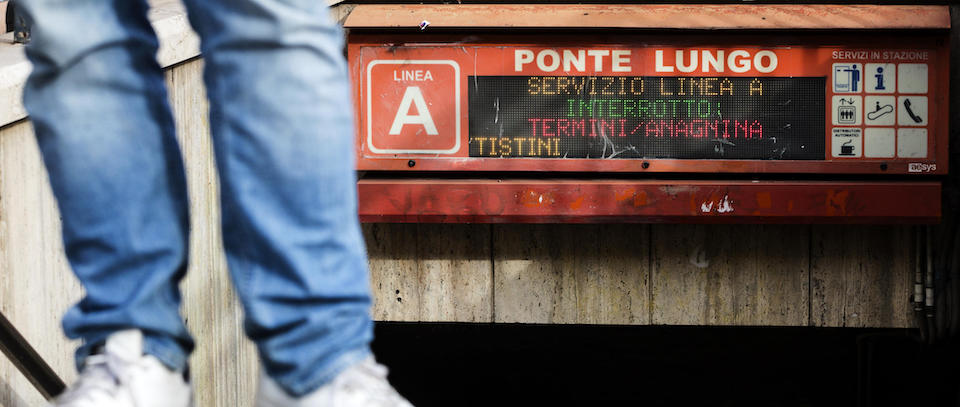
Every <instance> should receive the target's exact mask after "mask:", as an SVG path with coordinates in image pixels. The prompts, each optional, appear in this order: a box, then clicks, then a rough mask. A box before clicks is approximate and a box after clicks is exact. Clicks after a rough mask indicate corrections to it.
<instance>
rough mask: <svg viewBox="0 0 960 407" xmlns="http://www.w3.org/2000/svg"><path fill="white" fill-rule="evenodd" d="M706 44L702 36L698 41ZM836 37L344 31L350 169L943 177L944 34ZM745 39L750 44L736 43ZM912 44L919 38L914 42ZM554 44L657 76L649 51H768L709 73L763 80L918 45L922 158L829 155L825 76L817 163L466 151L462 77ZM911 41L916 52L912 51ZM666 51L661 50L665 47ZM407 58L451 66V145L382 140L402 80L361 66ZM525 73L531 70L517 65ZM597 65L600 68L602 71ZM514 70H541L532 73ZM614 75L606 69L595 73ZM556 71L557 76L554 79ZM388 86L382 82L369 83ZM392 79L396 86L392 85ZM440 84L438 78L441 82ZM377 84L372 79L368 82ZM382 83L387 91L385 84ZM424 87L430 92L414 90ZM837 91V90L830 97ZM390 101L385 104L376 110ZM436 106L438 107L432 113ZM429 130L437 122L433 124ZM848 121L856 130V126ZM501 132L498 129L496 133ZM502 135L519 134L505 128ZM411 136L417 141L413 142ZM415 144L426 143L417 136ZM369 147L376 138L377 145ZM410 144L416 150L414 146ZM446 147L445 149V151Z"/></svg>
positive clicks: (501, 70) (500, 68) (494, 69)
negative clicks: (351, 116) (925, 82)
mask: <svg viewBox="0 0 960 407" xmlns="http://www.w3.org/2000/svg"><path fill="white" fill-rule="evenodd" d="M631 41H633V42H635V43H642V44H660V45H655V46H654V45H643V46H635V45H624V44H629V43H631ZM705 41H709V42H705ZM837 41H838V39H837V36H836V34H823V33H797V34H795V35H790V36H788V37H784V36H778V35H764V36H758V34H757V32H755V31H754V32H749V31H747V32H741V33H730V32H722V33H716V34H712V35H711V36H710V37H709V39H703V38H701V37H698V36H694V35H692V34H690V33H683V34H676V35H637V34H623V35H619V36H610V35H608V34H602V33H589V34H587V33H585V34H578V35H560V34H556V35H537V34H524V35H503V34H477V35H471V36H469V37H467V38H466V39H465V37H464V36H463V35H451V34H434V35H431V34H424V35H411V34H405V35H399V34H398V35H389V36H385V35H374V34H356V33H354V34H351V36H350V41H349V45H348V61H349V63H350V71H351V75H352V82H353V84H354V100H355V107H356V111H357V118H356V129H357V135H356V137H357V165H358V169H359V170H362V171H484V172H491V171H532V172H638V173H640V172H642V173H650V172H653V173H677V172H683V173H718V172H719V173H806V174H879V175H883V174H908V175H911V176H923V175H943V174H947V172H948V168H947V164H948V161H949V160H948V159H947V157H948V155H949V152H948V149H947V145H948V137H949V136H948V128H947V118H948V117H949V100H948V92H947V89H948V84H949V81H950V76H949V47H948V44H947V41H946V34H945V32H915V33H911V34H910V35H909V36H905V35H903V34H897V33H893V32H886V33H874V34H871V35H870V36H867V35H850V36H846V37H843V42H842V45H839V46H838V45H836V44H837ZM743 44H750V45H743ZM918 44H923V45H922V46H920V45H918ZM543 47H553V48H558V49H559V48H570V47H573V48H576V47H580V48H591V47H606V48H617V47H621V48H624V49H632V50H633V51H634V52H636V53H637V55H645V57H644V58H640V57H639V56H637V57H635V58H634V62H635V64H636V65H637V66H635V67H633V68H634V70H633V71H632V73H631V75H653V76H657V75H661V74H659V73H657V72H653V71H652V68H653V66H652V62H651V61H652V59H653V58H652V56H651V54H652V52H653V51H652V48H656V49H665V50H668V51H673V50H676V49H687V48H686V47H689V48H690V49H696V48H718V49H722V48H727V49H730V48H736V47H742V48H745V49H776V50H777V53H778V55H780V63H779V66H778V68H777V70H776V71H775V72H773V73H769V74H764V73H758V72H756V71H755V70H750V71H747V72H744V73H732V72H724V73H723V74H722V75H720V74H706V76H711V75H715V76H718V77H737V76H740V77H764V76H770V75H773V76H780V77H788V76H827V77H828V78H829V77H830V75H831V70H832V69H831V64H832V63H833V62H835V61H834V60H832V59H831V53H832V52H836V51H850V50H861V51H862V50H873V51H878V50H879V51H883V50H910V49H923V50H925V51H928V52H929V55H930V59H929V60H928V61H927V63H928V64H929V66H930V88H929V92H928V93H927V96H929V101H930V102H929V106H930V108H929V112H928V114H929V117H930V118H929V122H930V123H929V125H927V126H926V127H925V128H926V129H927V130H928V133H927V134H928V140H927V149H928V150H927V154H926V157H923V158H903V157H891V158H868V157H858V158H846V157H835V156H833V155H832V154H831V145H830V142H831V137H832V136H831V131H832V129H833V128H835V127H844V126H838V125H833V124H832V123H831V117H832V116H831V108H832V104H831V98H832V97H833V96H834V95H835V93H833V91H832V90H831V89H830V82H829V80H828V83H827V89H825V97H826V103H825V105H824V109H825V112H824V114H825V120H826V127H825V133H824V135H823V137H824V140H825V143H826V144H827V150H826V156H825V157H824V159H823V160H795V161H790V160H730V159H705V160H695V159H670V158H651V159H644V160H641V159H601V158H590V159H558V158H547V157H513V158H500V157H495V156H494V157H468V150H469V140H468V133H469V128H468V123H469V116H468V95H467V88H469V84H468V80H469V76H470V75H510V74H511V71H512V70H513V67H514V66H513V60H512V59H511V58H507V57H509V56H511V55H513V53H512V49H514V48H524V49H539V48H543ZM917 47H920V48H917ZM667 54H669V52H667ZM407 60H436V61H449V62H450V63H454V64H456V65H458V66H459V75H460V81H459V83H460V88H461V91H460V96H459V98H453V97H450V96H447V97H446V98H444V99H442V100H444V101H445V102H443V103H440V104H438V105H437V106H435V107H434V109H437V110H434V112H433V114H434V115H435V117H440V114H443V113H444V112H445V110H444V109H448V110H451V111H452V109H453V107H452V106H458V107H459V112H458V113H457V114H456V116H457V117H459V121H458V126H459V127H458V128H459V132H458V136H457V137H456V139H458V140H459V143H453V142H449V141H447V142H445V143H440V144H437V145H433V144H428V143H426V142H422V143H423V144H422V145H417V146H411V145H410V143H409V142H408V141H406V140H404V139H402V138H398V137H397V136H389V137H388V136H387V135H386V134H387V132H386V129H387V128H389V127H390V123H391V120H392V119H393V118H394V114H395V111H396V110H397V107H396V106H395V105H396V104H397V101H398V100H399V99H400V95H402V94H403V89H405V86H406V85H396V86H398V87H396V89H394V91H393V92H389V95H390V96H391V98H387V97H386V96H385V95H383V94H380V95H378V94H375V93H373V92H371V91H372V88H371V87H370V84H372V83H373V82H374V81H375V80H376V79H377V76H376V75H371V72H368V69H369V68H370V67H371V66H372V64H373V63H374V62H377V61H407ZM861 61H863V62H866V63H872V62H884V61H885V62H889V61H886V60H878V59H873V58H863V59H862V60H861ZM525 69H532V68H529V67H527V68H525ZM606 69H609V67H607V68H606ZM522 73H523V74H544V73H537V72H534V71H530V72H526V71H524V72H522ZM601 73H603V74H608V75H609V74H613V72H606V71H605V72H601ZM560 74H561V73H557V75H560ZM669 75H679V76H684V75H687V76H689V75H704V74H703V73H699V72H694V73H689V74H681V73H678V72H673V73H670V74H667V75H665V76H669ZM384 82H392V81H390V80H389V78H387V80H383V78H381V80H380V81H379V82H377V83H379V84H382V83H384ZM395 83H398V84H399V83H400V82H395ZM444 83H445V82H444ZM441 85H442V84H441V83H440V82H437V83H435V84H434V85H433V86H439V88H440V89H442V90H443V91H445V92H450V91H451V89H452V88H453V87H452V85H443V86H441ZM377 86H380V85H377ZM385 89H393V88H390V87H389V86H386V87H385ZM423 89H425V90H424V92H427V90H426V89H429V88H428V87H427V86H426V85H424V86H423ZM836 95H839V94H836ZM855 96H858V97H860V96H870V94H867V93H858V94H855ZM446 100H449V102H446ZM384 104H389V107H383V106H384ZM371 109H373V110H376V111H381V110H382V111H386V112H389V114H380V115H378V116H376V117H375V118H374V117H373V116H374V115H372V114H371ZM438 111H439V113H438ZM437 125H438V126H441V125H442V124H441V123H440V122H438V123H437ZM854 127H863V125H857V126H854ZM501 136H503V135H501ZM506 136H519V135H518V134H506ZM373 140H391V141H393V142H394V143H401V144H396V145H395V146H394V145H390V144H383V145H380V146H379V147H381V148H390V147H398V148H397V149H396V150H385V151H377V150H375V149H374V148H373V144H375V143H374V141H373ZM415 140H416V139H415ZM419 140H433V138H428V137H422V136H421V137H420V138H419ZM377 143H383V141H378V142H377ZM418 147H419V148H422V149H423V151H420V152H416V150H418ZM451 147H453V148H452V149H451ZM410 159H414V160H416V165H415V166H410V165H409V160H410ZM911 164H914V165H916V164H922V165H925V166H927V167H926V168H933V170H931V171H924V172H921V173H918V172H915V171H911V170H910V165H911Z"/></svg>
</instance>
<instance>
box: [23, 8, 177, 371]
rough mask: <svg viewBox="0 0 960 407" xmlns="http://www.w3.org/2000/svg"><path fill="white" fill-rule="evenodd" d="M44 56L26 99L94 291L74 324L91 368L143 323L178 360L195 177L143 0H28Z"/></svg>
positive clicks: (79, 267)
mask: <svg viewBox="0 0 960 407" xmlns="http://www.w3.org/2000/svg"><path fill="white" fill-rule="evenodd" d="M17 5H18V6H22V10H24V11H25V12H26V14H27V15H28V16H29V18H30V19H31V20H32V23H33V41H32V43H31V44H30V45H29V46H28V47H27V51H26V52H27V56H28V58H29V59H30V61H31V62H32V63H33V72H32V74H31V75H30V77H29V79H28V81H27V85H26V89H25V91H24V104H25V106H26V108H27V111H28V112H29V114H30V118H31V120H32V121H33V125H34V128H35V130H36V136H37V141H38V143H39V146H40V151H41V152H42V154H43V160H44V163H45V164H46V167H47V172H48V173H49V177H50V183H51V185H52V187H53V192H54V195H55V196H56V198H57V203H58V204H59V207H60V212H61V216H62V219H63V225H62V227H63V241H64V247H65V250H66V254H67V259H68V260H69V261H70V265H71V266H72V268H73V270H74V272H75V273H76V275H77V277H78V278H79V280H80V282H81V283H82V284H83V286H84V288H85V290H86V293H85V296H84V297H83V299H82V300H81V301H80V302H79V303H77V304H76V305H75V306H73V307H72V308H70V309H69V310H68V311H67V314H66V315H65V316H64V318H63V326H64V330H65V332H66V334H67V336H68V337H70V338H82V339H83V342H84V344H83V345H82V346H81V348H80V349H79V350H78V352H77V363H78V364H82V362H83V359H84V357H85V356H86V355H87V354H89V352H90V350H91V348H92V347H93V346H94V345H96V344H98V343H99V342H102V341H103V340H104V339H105V338H106V337H107V336H109V335H110V334H111V333H113V332H116V331H117V330H121V329H127V328H139V329H140V330H142V331H144V334H145V338H146V341H145V347H146V351H147V352H148V353H151V354H154V355H156V356H157V357H158V358H159V359H160V360H161V361H163V362H164V363H165V364H167V365H169V366H170V367H173V368H180V367H182V366H184V364H185V363H186V357H187V354H188V353H189V352H190V350H191V349H192V347H193V342H192V339H191V338H190V335H189V334H188V332H187V330H186V327H185V326H184V324H183V321H182V319H181V317H180V315H179V313H178V308H179V305H180V292H179V290H178V286H177V284H178V282H179V281H180V279H181V278H182V276H183V273H184V272H185V270H186V261H187V253H186V242H187V233H188V231H187V230H188V229H187V227H188V223H187V218H188V214H187V199H186V183H185V182H186V180H185V177H184V173H183V165H182V162H181V158H180V152H179V148H178V146H177V142H176V138H175V136H174V124H173V118H172V115H171V113H170V109H169V106H168V104H167V95H166V90H165V89H164V81H163V73H162V71H161V69H160V66H159V65H158V64H157V62H156V59H155V55H156V51H157V39H156V36H155V34H154V32H153V29H152V27H151V26H150V23H149V22H148V20H147V5H146V1H144V0H25V1H23V2H21V3H18V4H17Z"/></svg>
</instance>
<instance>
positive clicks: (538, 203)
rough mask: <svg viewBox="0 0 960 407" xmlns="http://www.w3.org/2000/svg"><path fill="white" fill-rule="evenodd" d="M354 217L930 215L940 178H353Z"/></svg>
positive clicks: (850, 219) (789, 218) (831, 218)
mask: <svg viewBox="0 0 960 407" xmlns="http://www.w3.org/2000/svg"><path fill="white" fill-rule="evenodd" d="M358 190H359V195H360V206H359V212H360V219H361V221H363V222H468V223H470V222H476V223H501V222H518V223H549V222H565V223H602V222H644V223H660V222H689V223H933V222H937V221H939V218H940V216H941V213H940V211H941V208H940V205H941V203H940V191H941V185H940V183H939V182H828V181H824V182H799V181H655V180H652V181H623V180H611V181H592V180H360V182H359V184H358Z"/></svg>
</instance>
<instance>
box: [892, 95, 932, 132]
mask: <svg viewBox="0 0 960 407" xmlns="http://www.w3.org/2000/svg"><path fill="white" fill-rule="evenodd" d="M928 119H929V117H928V116H927V97H926V96H900V97H898V98H897V124H898V125H900V126H926V125H927V120H928Z"/></svg>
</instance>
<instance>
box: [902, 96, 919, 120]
mask: <svg viewBox="0 0 960 407" xmlns="http://www.w3.org/2000/svg"><path fill="white" fill-rule="evenodd" d="M910 105H911V103H910V99H904V100H903V107H905V108H906V109H907V114H908V115H910V118H911V119H913V121H914V122H916V123H921V122H923V118H921V117H920V116H917V115H916V113H913V109H911V108H910Z"/></svg>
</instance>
